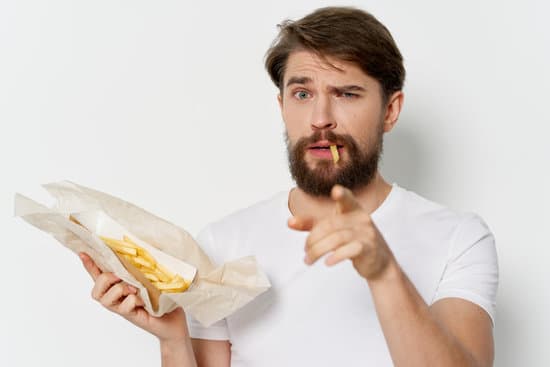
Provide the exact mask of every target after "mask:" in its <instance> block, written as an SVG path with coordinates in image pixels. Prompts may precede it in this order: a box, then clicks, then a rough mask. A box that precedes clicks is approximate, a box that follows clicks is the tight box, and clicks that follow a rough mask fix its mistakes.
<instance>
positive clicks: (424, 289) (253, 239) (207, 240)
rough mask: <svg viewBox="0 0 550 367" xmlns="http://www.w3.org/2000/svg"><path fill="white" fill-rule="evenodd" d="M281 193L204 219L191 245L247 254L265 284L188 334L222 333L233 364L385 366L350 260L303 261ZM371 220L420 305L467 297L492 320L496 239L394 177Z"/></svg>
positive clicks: (223, 254)
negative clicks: (249, 298) (223, 315)
mask: <svg viewBox="0 0 550 367" xmlns="http://www.w3.org/2000/svg"><path fill="white" fill-rule="evenodd" d="M288 194H289V192H288V191H284V192H281V193H279V194H277V195H275V196H273V197H272V198H271V199H269V200H266V201H263V202H260V203H258V204H255V205H253V206H251V207H249V208H246V209H243V210H240V211H238V212H236V213H234V214H231V215H229V216H227V217H225V218H224V219H222V220H220V221H218V222H215V223H212V224H210V225H208V226H207V227H206V228H205V229H204V230H203V231H201V233H200V234H199V236H198V239H197V240H198V242H199V243H200V245H201V246H202V248H203V249H204V250H205V251H206V253H207V254H208V255H209V256H210V257H211V259H212V260H213V261H214V262H216V263H217V264H221V263H223V262H225V261H229V260H233V259H236V258H239V257H243V256H248V255H254V256H255V257H256V259H257V261H258V262H259V265H260V267H261V269H262V270H263V271H264V272H265V273H266V274H267V276H268V278H269V280H270V282H271V284H272V287H271V288H270V289H269V290H268V291H266V292H265V293H263V294H261V295H260V296H258V297H257V298H256V299H254V300H253V301H252V302H250V303H249V304H247V305H245V306H244V307H243V308H241V309H240V310H238V311H236V312H235V313H234V314H232V315H230V316H228V317H227V318H225V319H223V320H221V321H219V322H217V323H215V324H214V325H212V326H210V327H208V328H205V327H203V326H201V325H200V324H199V323H198V322H197V321H195V320H193V319H192V318H190V319H189V320H188V321H189V322H188V323H189V331H190V334H191V337H192V338H200V339H213V340H229V341H230V342H231V366H232V367H241V366H253V367H267V366H277V367H280V366H327V367H328V366H330V367H333V366H377V367H380V366H392V361H391V357H390V354H389V351H388V348H387V345H386V342H385V339H384V336H383V334H382V330H381V327H380V324H379V321H378V319H377V316H376V312H375V308H374V305H373V301H372V298H371V294H370V291H369V288H368V285H367V283H366V281H365V280H364V279H363V278H362V277H361V276H360V275H359V274H358V273H357V272H356V270H355V269H354V268H353V266H352V264H351V262H350V261H345V262H342V263H340V264H338V265H335V266H333V267H327V266H326V265H325V264H324V262H323V261H322V260H321V261H318V262H317V263H315V264H314V265H312V266H307V265H305V264H304V262H303V259H304V256H305V253H304V244H305V239H306V237H307V235H308V233H307V232H298V231H294V230H291V229H289V228H288V227H287V220H288V218H289V217H290V216H291V213H290V211H289V209H288ZM371 216H372V219H373V221H374V223H375V224H376V226H377V227H378V229H379V230H380V232H381V233H382V235H383V236H384V238H385V239H386V242H387V243H388V245H389V246H390V248H391V250H392V251H393V253H394V255H395V257H396V259H397V261H398V263H399V264H400V266H401V268H402V269H403V270H404V272H405V273H406V274H407V276H408V277H409V279H410V280H411V281H412V283H413V284H414V285H415V286H416V289H417V290H418V292H419V293H420V295H421V296H422V298H423V299H424V301H425V302H426V303H427V304H432V303H434V302H435V301H437V300H439V299H441V298H446V297H458V298H463V299H466V300H469V301H471V302H473V303H475V304H477V305H479V306H480V307H482V308H483V309H484V310H485V311H487V313H488V314H489V316H490V317H491V319H492V320H494V314H495V299H496V291H497V284H498V266H497V256H496V249H495V243H494V238H493V236H492V234H491V232H490V231H489V229H488V228H487V226H486V225H485V223H484V222H483V221H482V220H481V219H480V218H479V217H478V216H476V215H474V214H460V213H456V212H454V211H451V210H449V209H447V208H444V207H442V206H441V205H438V204H435V203H433V202H430V201H428V200H426V199H424V198H422V197H420V196H418V195H417V194H415V193H413V192H411V191H407V190H405V189H403V188H401V187H399V186H398V185H396V184H394V185H393V187H392V190H391V192H390V194H389V195H388V197H387V198H386V199H385V201H384V202H383V203H382V205H381V206H380V207H379V208H378V209H377V210H376V211H375V212H373V213H372V215H371Z"/></svg>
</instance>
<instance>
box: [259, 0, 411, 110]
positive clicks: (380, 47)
mask: <svg viewBox="0 0 550 367" xmlns="http://www.w3.org/2000/svg"><path fill="white" fill-rule="evenodd" d="M278 27H279V29H280V31H279V35H278V36H277V38H276V39H275V40H274V42H273V44H272V45H271V47H270V48H269V50H268V51H267V54H266V60H265V67H266V69H267V72H268V73H269V76H270V77H271V80H272V81H273V83H275V85H276V86H277V88H279V90H281V91H282V89H283V85H282V84H283V77H284V73H285V68H286V62H287V60H288V56H289V55H290V53H291V52H293V51H297V50H307V51H312V52H315V53H317V54H318V55H319V56H320V57H321V58H325V56H332V57H336V58H338V59H340V60H343V61H349V62H353V63H355V64H357V65H358V66H359V67H360V68H361V69H362V70H363V72H365V73H366V74H367V75H369V76H371V77H373V78H375V79H376V80H377V81H378V82H379V83H380V85H381V88H382V96H383V99H384V102H387V99H388V98H389V96H390V95H391V94H392V93H393V92H396V91H399V90H401V89H402V88H403V82H404V80H405V67H404V66H403V57H402V56H401V53H400V52H399V49H398V48H397V45H396V44H395V41H394V40H393V38H392V36H391V34H390V32H389V31H388V29H387V28H386V27H385V26H384V25H383V24H382V23H380V22H379V21H378V20H377V19H376V18H375V17H374V16H373V15H372V14H370V13H367V12H366V11H363V10H360V9H356V8H352V7H326V8H321V9H317V10H316V11H314V12H313V13H311V14H309V15H307V16H305V17H304V18H302V19H299V20H297V21H292V20H285V21H284V22H283V23H281V24H279V25H278Z"/></svg>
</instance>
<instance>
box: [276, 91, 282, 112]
mask: <svg viewBox="0 0 550 367" xmlns="http://www.w3.org/2000/svg"><path fill="white" fill-rule="evenodd" d="M277 101H278V102H279V108H280V109H283V97H281V93H279V94H277Z"/></svg>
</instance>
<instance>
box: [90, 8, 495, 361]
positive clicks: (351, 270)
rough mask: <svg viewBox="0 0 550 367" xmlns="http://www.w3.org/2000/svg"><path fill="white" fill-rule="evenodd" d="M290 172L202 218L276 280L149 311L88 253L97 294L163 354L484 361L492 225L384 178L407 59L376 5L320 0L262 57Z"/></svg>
mask: <svg viewBox="0 0 550 367" xmlns="http://www.w3.org/2000/svg"><path fill="white" fill-rule="evenodd" d="M266 68H267V71H268V72H269V75H270V76H271V79H272V80H273V82H274V83H275V85H276V86H277V88H278V91H279V93H278V97H277V98H278V102H279V105H280V108H281V113H282V118H283V120H284V123H285V127H286V144H287V148H288V158H289V167H290V172H291V174H292V177H293V178H294V180H295V182H296V187H294V188H292V189H290V190H285V191H283V192H280V193H278V194H276V195H274V196H273V197H271V198H269V199H268V200H265V201H263V202H260V203H258V204H255V205H253V206H251V207H249V208H246V209H243V210H240V211H238V212H236V213H234V214H231V215H229V216H228V217H226V218H224V219H222V220H220V221H217V222H215V223H212V224H210V225H208V226H207V227H206V228H205V229H204V230H203V231H202V232H201V233H200V235H199V237H198V241H199V243H200V244H201V246H202V248H203V249H204V250H205V251H206V252H207V254H208V255H209V256H210V257H211V258H212V259H213V260H214V261H215V262H217V263H222V262H225V261H228V260H232V259H235V258H239V257H241V256H247V255H254V256H255V257H256V259H257V260H258V262H259V264H260V266H261V268H262V269H263V270H264V271H265V272H266V274H267V275H268V277H269V279H270V281H271V283H272V287H271V288H270V289H269V290H268V291H267V292H265V293H264V294H262V295H261V296H259V297H257V298H256V299H255V300H253V301H252V302H250V303H249V304H247V305H246V306H244V307H243V308H241V309H240V310H238V311H237V312H235V313H234V314H232V315H230V316H228V317H226V318H225V319H223V320H221V321H219V322H217V323H215V324H214V325H212V326H210V327H203V326H201V325H200V324H199V323H198V322H197V321H195V320H193V319H192V318H191V317H188V318H186V316H185V314H184V312H183V311H182V310H181V309H176V310H175V311H174V312H172V313H170V314H167V315H165V316H163V317H161V318H154V317H151V316H149V315H148V314H147V313H146V312H145V311H144V310H143V308H141V305H142V302H141V300H140V299H139V297H137V296H136V294H135V289H132V287H130V286H128V285H126V284H124V283H122V282H120V280H119V279H118V278H116V277H115V276H114V275H112V274H109V273H103V274H102V273H101V272H100V271H99V269H97V267H95V265H94V264H93V262H92V261H91V260H90V258H89V257H87V256H86V255H82V259H83V262H84V265H85V266H86V268H87V269H88V271H89V272H90V273H91V274H92V276H93V277H94V279H95V286H94V290H93V294H94V298H95V299H97V300H98V301H100V302H101V303H102V304H103V305H105V306H106V307H107V308H109V309H110V310H112V311H114V312H117V313H119V314H121V315H122V316H124V317H126V318H127V319H128V320H130V321H131V322H133V323H135V324H136V325H138V326H140V327H142V328H144V329H145V330H147V331H149V332H151V333H152V334H154V335H156V336H157V337H158V338H159V340H160V344H161V354H162V361H163V366H196V365H198V366H254V367H263V366H337V365H343V366H391V365H395V366H407V367H410V366H422V367H424V366H461V367H463V366H491V365H492V363H493V354H494V352H493V333H492V328H493V324H492V323H493V321H494V312H495V299H496V289H497V283H498V266H497V259H496V251H495V244H494V239H493V236H492V234H491V232H490V231H489V229H488V228H487V226H486V225H485V223H484V222H483V221H482V220H481V219H480V218H479V217H478V216H476V215H474V214H464V213H457V212H455V211H452V210H450V209H447V208H445V207H443V206H441V205H438V204H436V203H433V202H431V201H429V200H427V199H424V198H422V197H420V196H419V195H417V194H415V193H413V192H411V191H408V190H406V189H404V188H402V187H400V186H399V185H397V184H395V183H394V184H389V183H387V182H386V181H385V180H384V178H383V177H382V176H381V175H380V173H379V171H378V162H379V159H380V155H381V153H382V140H383V135H384V134H385V133H388V132H390V131H391V130H392V129H393V128H394V126H395V124H396V122H397V120H398V117H399V114H400V112H401V109H402V106H403V98H404V97H403V92H402V88H403V82H404V79H405V69H404V67H403V60H402V56H401V53H400V52H399V50H398V48H397V46H396V44H395V42H394V40H393V38H392V36H391V35H390V33H389V31H388V30H387V29H386V27H385V26H384V25H382V24H381V23H380V22H379V21H378V20H377V19H376V18H374V17H373V16H372V15H371V14H369V13H367V12H364V11H362V10H358V9H354V8H335V7H331V8H323V9H319V10H317V11H315V12H313V13H311V14H309V15H307V16H306V17H304V18H302V19H300V20H298V21H286V22H284V23H283V24H281V25H280V33H279V36H278V37H277V39H276V40H275V42H274V43H273V45H272V47H271V48H270V49H269V51H268V53H267V57H266Z"/></svg>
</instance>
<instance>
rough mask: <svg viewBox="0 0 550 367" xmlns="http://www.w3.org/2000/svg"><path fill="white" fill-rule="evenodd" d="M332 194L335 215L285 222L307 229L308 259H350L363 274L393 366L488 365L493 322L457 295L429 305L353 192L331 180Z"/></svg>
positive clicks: (333, 260) (296, 218) (329, 260)
mask: <svg viewBox="0 0 550 367" xmlns="http://www.w3.org/2000/svg"><path fill="white" fill-rule="evenodd" d="M331 196H332V198H333V199H334V200H335V202H336V204H337V213H336V214H335V215H334V216H332V217H329V218H326V219H323V220H320V221H319V222H317V223H316V222H315V221H314V220H313V218H310V217H297V216H295V217H293V218H291V219H290V220H289V222H288V225H289V226H290V228H293V229H296V230H301V231H310V233H309V235H308V237H307V238H306V246H305V252H306V258H305V262H306V263H307V264H313V263H314V262H316V261H317V260H319V258H321V257H322V256H323V255H325V254H329V253H330V254H329V256H327V258H326V259H325V263H326V264H327V265H328V266H332V265H335V264H337V263H340V262H342V261H344V260H346V259H349V260H351V262H352V264H353V266H354V268H355V269H356V270H357V272H358V273H359V275H360V276H362V277H363V278H365V280H366V282H367V283H368V286H369V287H370V290H371V293H372V296H373V300H374V304H375V307H376V311H377V314H378V318H379V320H380V324H381V326H382V330H383V332H384V336H385V338H386V342H387V344H388V347H389V350H390V353H391V357H392V359H393V361H394V364H395V366H398V367H400V366H407V367H410V366H422V367H425V366H445V367H453V366H457V367H458V366H460V367H465V366H466V367H468V366H471V367H485V366H491V365H492V361H493V337H492V327H491V320H490V319H489V316H488V315H487V314H486V313H485V311H483V310H482V309H481V308H480V307H478V306H476V305H474V304H472V303H470V302H468V301H463V300H459V299H441V300H440V301H438V302H436V303H435V304H434V305H433V306H432V307H429V306H428V305H427V304H426V303H425V302H424V300H423V299H422V297H421V296H420V295H419V294H418V291H417V290H416V289H415V287H414V286H413V284H412V283H411V281H410V280H409V279H408V277H407V276H406V274H405V273H404V272H403V271H402V270H401V268H400V266H399V264H398V263H397V261H396V259H395V257H394V256H393V253H392V252H391V250H390V248H389V246H388V244H387V243H386V241H385V239H384V237H383V236H382V234H381V233H380V232H379V231H378V228H377V227H376V225H375V224H374V222H373V221H372V219H371V217H370V214H369V213H367V212H366V211H365V210H363V208H362V207H361V205H360V204H359V203H358V202H357V200H356V199H355V197H354V196H353V194H352V192H351V191H350V190H348V189H345V188H343V187H341V186H338V185H336V186H335V187H334V188H333V190H332V193H331Z"/></svg>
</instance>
